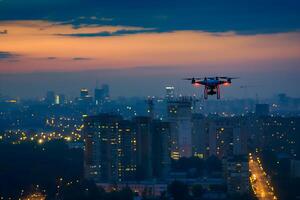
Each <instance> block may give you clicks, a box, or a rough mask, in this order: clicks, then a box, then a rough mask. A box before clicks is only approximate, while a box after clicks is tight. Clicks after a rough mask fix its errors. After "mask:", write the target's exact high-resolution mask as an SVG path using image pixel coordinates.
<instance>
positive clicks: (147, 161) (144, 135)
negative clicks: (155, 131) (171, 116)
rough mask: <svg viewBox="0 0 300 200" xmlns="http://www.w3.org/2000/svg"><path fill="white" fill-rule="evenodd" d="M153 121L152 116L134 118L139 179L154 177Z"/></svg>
mask: <svg viewBox="0 0 300 200" xmlns="http://www.w3.org/2000/svg"><path fill="white" fill-rule="evenodd" d="M151 121H152V119H151V118H150V117H136V118H134V119H133V122H134V124H135V129H136V142H137V180H147V179H152V177H153V163H152V161H153V157H152V156H153V154H152V147H153V146H152V139H153V135H152V130H151V128H152V127H151Z"/></svg>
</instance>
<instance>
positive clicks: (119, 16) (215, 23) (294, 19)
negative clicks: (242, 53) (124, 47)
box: [0, 0, 300, 34]
mask: <svg viewBox="0 0 300 200" xmlns="http://www.w3.org/2000/svg"><path fill="white" fill-rule="evenodd" d="M299 6H300V1H298V0H286V1H282V0H264V1H261V0H251V1H241V0H211V1H199V0H186V1H182V0H164V1H140V0H111V1H104V0H87V1H84V3H82V1H81V0H51V1H50V0H44V1H37V0H27V1H23V0H9V1H3V2H1V6H0V13H1V15H0V20H49V21H55V22H65V23H69V24H72V25H73V26H75V27H76V26H80V25H82V24H97V25H111V26H116V25H120V26H138V27H146V28H153V27H154V28H156V29H158V30H161V31H166V32H169V31H179V30H180V31H181V30H201V31H206V32H228V31H234V32H237V33H245V34H257V33H274V32H288V31H296V30H299V28H300V23H299V20H300V12H299Z"/></svg>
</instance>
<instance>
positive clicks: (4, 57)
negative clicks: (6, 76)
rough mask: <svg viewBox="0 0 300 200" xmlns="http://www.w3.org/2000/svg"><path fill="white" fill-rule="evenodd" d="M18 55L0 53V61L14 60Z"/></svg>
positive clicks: (5, 52)
mask: <svg viewBox="0 0 300 200" xmlns="http://www.w3.org/2000/svg"><path fill="white" fill-rule="evenodd" d="M18 56H19V55H17V54H13V53H10V52H7V51H0V61H1V60H10V61H12V60H14V61H15V60H16V59H15V58H16V57H18Z"/></svg>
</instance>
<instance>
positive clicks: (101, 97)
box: [94, 84, 110, 105]
mask: <svg viewBox="0 0 300 200" xmlns="http://www.w3.org/2000/svg"><path fill="white" fill-rule="evenodd" d="M94 94H95V104H96V105H101V104H103V103H104V102H105V101H107V99H108V98H109V96H110V95H109V86H108V85H106V84H103V85H102V88H96V89H95V90H94Z"/></svg>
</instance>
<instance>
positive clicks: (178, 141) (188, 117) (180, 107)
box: [167, 97, 192, 159]
mask: <svg viewBox="0 0 300 200" xmlns="http://www.w3.org/2000/svg"><path fill="white" fill-rule="evenodd" d="M191 107H192V101H191V99H190V98H189V97H182V98H179V99H176V100H169V101H168V105H167V112H168V113H167V114H168V121H169V122H170V130H171V156H172V158H173V159H179V158H180V157H191V156H192V108H191Z"/></svg>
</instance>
